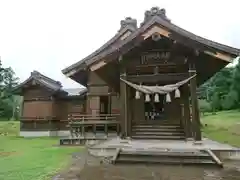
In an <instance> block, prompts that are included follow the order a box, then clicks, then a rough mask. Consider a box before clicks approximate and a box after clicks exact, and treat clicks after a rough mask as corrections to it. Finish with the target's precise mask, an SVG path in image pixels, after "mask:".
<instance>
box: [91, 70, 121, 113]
mask: <svg viewBox="0 0 240 180" xmlns="http://www.w3.org/2000/svg"><path fill="white" fill-rule="evenodd" d="M101 96H108V97H109V96H110V98H109V103H111V105H110V106H111V112H110V113H114V114H115V113H119V98H118V96H117V94H116V93H115V92H113V90H112V89H111V88H110V87H109V86H108V84H107V83H106V82H105V81H104V80H103V79H102V78H101V77H100V76H99V75H98V74H97V73H96V72H93V71H89V79H88V96H87V107H86V108H87V109H86V112H87V114H92V115H93V116H96V115H98V114H99V113H100V97H101Z"/></svg>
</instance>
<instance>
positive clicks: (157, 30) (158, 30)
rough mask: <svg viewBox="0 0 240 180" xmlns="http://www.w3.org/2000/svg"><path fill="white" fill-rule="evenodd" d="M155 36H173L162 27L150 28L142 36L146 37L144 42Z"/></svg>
mask: <svg viewBox="0 0 240 180" xmlns="http://www.w3.org/2000/svg"><path fill="white" fill-rule="evenodd" d="M153 34H160V35H162V36H165V37H169V35H170V34H171V33H170V32H169V31H167V30H166V29H163V28H162V27H159V26H153V27H152V28H150V29H149V30H148V31H147V32H145V33H144V34H143V35H142V36H143V37H144V40H145V39H147V38H149V37H150V36H152V35H153Z"/></svg>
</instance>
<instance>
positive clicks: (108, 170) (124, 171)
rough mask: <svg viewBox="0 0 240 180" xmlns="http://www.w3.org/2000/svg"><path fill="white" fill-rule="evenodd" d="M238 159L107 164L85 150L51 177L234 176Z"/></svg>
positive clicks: (195, 179)
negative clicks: (222, 163) (216, 164)
mask: <svg viewBox="0 0 240 180" xmlns="http://www.w3.org/2000/svg"><path fill="white" fill-rule="evenodd" d="M236 167H240V162H234V164H231V165H227V166H226V167H225V168H224V169H219V168H211V167H203V166H201V167H193V166H166V165H155V166H153V165H121V166H120V165H110V164H104V163H103V164H102V163H101V162H100V160H99V159H96V158H94V157H92V156H90V155H88V153H87V150H85V151H83V152H81V153H76V154H74V155H73V162H72V164H71V166H69V168H67V169H66V170H65V171H62V172H61V173H60V174H59V175H57V176H55V177H54V178H53V180H202V179H204V180H219V179H224V180H238V179H240V172H239V171H238V170H237V169H236Z"/></svg>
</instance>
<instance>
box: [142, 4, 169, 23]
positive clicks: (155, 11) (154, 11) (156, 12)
mask: <svg viewBox="0 0 240 180" xmlns="http://www.w3.org/2000/svg"><path fill="white" fill-rule="evenodd" d="M153 16H158V17H160V18H162V19H164V20H166V21H168V22H170V19H168V18H167V16H166V10H165V9H163V8H162V9H160V8H159V7H152V8H151V9H150V10H147V11H145V14H144V21H143V22H142V23H141V26H142V25H143V24H145V23H146V22H147V21H149V20H150V19H152V17H153Z"/></svg>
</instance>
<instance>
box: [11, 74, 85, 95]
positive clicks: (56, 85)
mask: <svg viewBox="0 0 240 180" xmlns="http://www.w3.org/2000/svg"><path fill="white" fill-rule="evenodd" d="M33 80H34V81H35V82H36V83H37V84H40V85H42V86H43V87H46V88H47V89H49V90H50V91H52V92H53V93H57V92H61V93H63V94H64V95H65V96H83V95H84V94H86V92H87V89H85V88H69V89H63V88H62V84H61V83H60V82H59V81H55V80H53V79H51V78H49V77H47V76H45V75H43V74H41V73H40V72H38V71H33V72H31V75H30V77H29V78H28V79H26V80H25V81H24V82H22V83H21V84H19V85H18V86H16V87H15V88H14V90H13V92H15V93H19V92H21V89H22V88H24V86H25V85H26V84H28V83H29V82H31V81H33Z"/></svg>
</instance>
